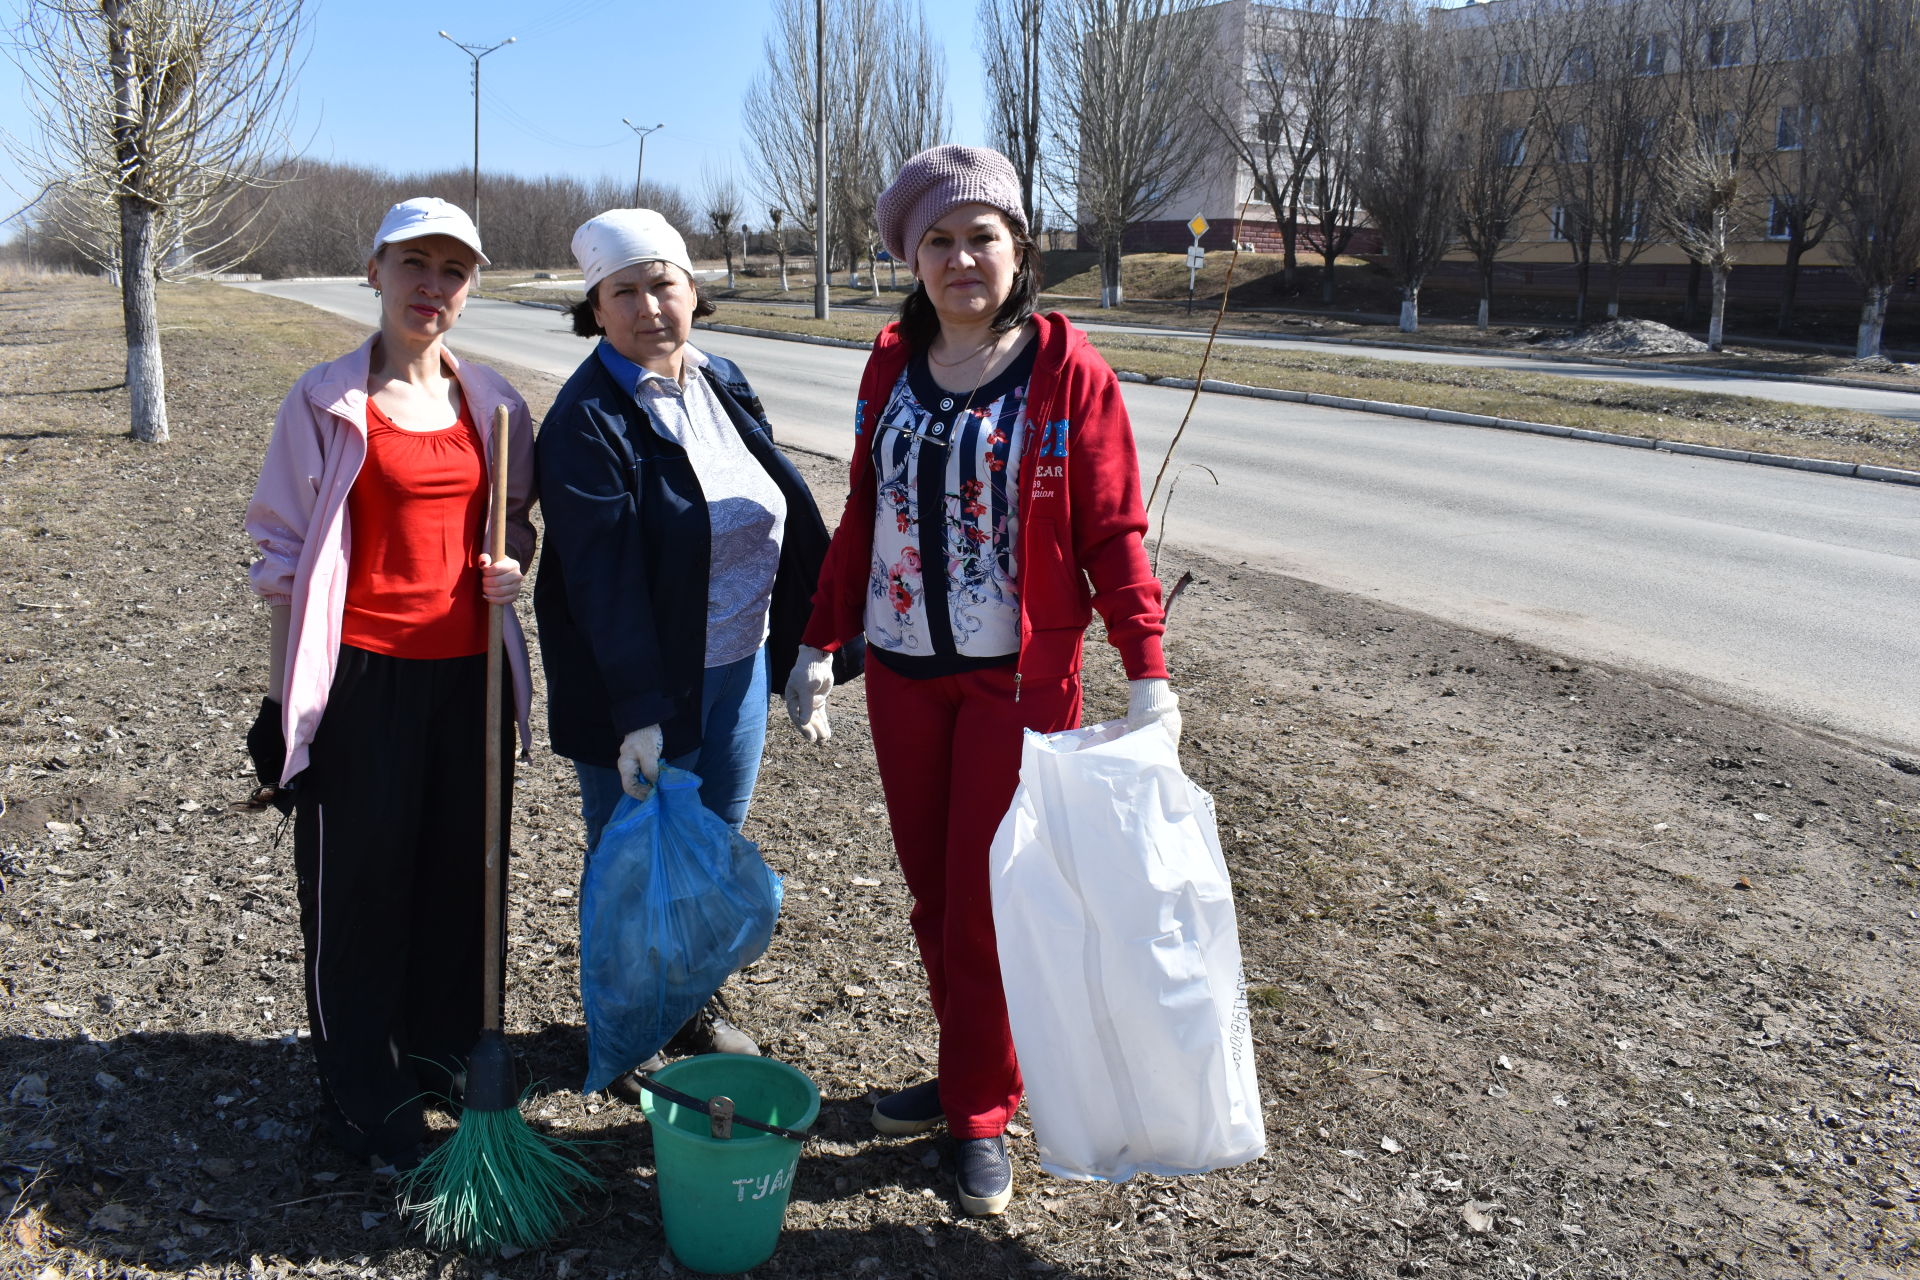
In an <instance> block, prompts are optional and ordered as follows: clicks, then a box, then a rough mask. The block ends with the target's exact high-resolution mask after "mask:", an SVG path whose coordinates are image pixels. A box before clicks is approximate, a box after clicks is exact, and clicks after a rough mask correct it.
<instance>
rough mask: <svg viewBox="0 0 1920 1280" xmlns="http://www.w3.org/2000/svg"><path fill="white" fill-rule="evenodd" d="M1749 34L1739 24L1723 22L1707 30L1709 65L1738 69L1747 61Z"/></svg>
mask: <svg viewBox="0 0 1920 1280" xmlns="http://www.w3.org/2000/svg"><path fill="white" fill-rule="evenodd" d="M1746 56H1747V32H1746V28H1744V27H1742V26H1741V25H1740V24H1739V23H1737V22H1723V23H1720V24H1719V25H1718V26H1714V27H1709V28H1708V29H1707V65H1708V66H1710V67H1737V66H1739V65H1740V64H1741V63H1742V62H1745V61H1746Z"/></svg>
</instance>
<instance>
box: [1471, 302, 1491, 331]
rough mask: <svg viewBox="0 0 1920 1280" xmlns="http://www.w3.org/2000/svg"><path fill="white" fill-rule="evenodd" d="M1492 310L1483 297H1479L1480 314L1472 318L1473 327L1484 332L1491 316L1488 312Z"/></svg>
mask: <svg viewBox="0 0 1920 1280" xmlns="http://www.w3.org/2000/svg"><path fill="white" fill-rule="evenodd" d="M1492 310H1493V308H1492V307H1491V306H1489V305H1488V303H1487V300H1486V299H1485V298H1482V299H1480V314H1479V315H1478V316H1476V317H1475V318H1474V321H1473V327H1474V328H1476V329H1478V330H1480V331H1481V332H1482V333H1485V332H1486V330H1487V325H1488V323H1489V322H1490V321H1491V320H1492V318H1493V317H1492V316H1491V314H1490V312H1491V311H1492Z"/></svg>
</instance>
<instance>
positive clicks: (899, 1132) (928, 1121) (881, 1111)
mask: <svg viewBox="0 0 1920 1280" xmlns="http://www.w3.org/2000/svg"><path fill="white" fill-rule="evenodd" d="M946 1118H947V1116H946V1113H945V1112H944V1111H942V1110H941V1108H940V1077H938V1076H935V1077H934V1078H933V1079H931V1080H923V1081H921V1082H920V1083H919V1084H916V1085H914V1086H913V1087H912V1088H909V1089H902V1090H900V1092H898V1093H890V1094H888V1095H887V1096H886V1097H884V1098H882V1099H880V1101H878V1102H876V1103H874V1104H873V1115H872V1120H873V1127H874V1128H876V1129H878V1130H879V1131H880V1132H881V1133H884V1134H886V1135H887V1136H888V1137H889V1138H908V1137H912V1136H913V1135H914V1134H916V1133H925V1132H926V1131H927V1130H929V1129H937V1128H939V1127H940V1126H941V1124H943V1123H945V1121H946Z"/></svg>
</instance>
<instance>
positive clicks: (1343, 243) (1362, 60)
mask: <svg viewBox="0 0 1920 1280" xmlns="http://www.w3.org/2000/svg"><path fill="white" fill-rule="evenodd" d="M1317 3H1319V4H1321V5H1323V6H1324V10H1325V11H1324V13H1322V15H1321V17H1320V19H1319V20H1318V21H1315V22H1313V23H1311V24H1309V25H1308V26H1307V27H1305V28H1304V29H1303V35H1304V40H1303V43H1302V46H1301V53H1302V55H1303V56H1304V57H1306V58H1307V59H1308V60H1309V64H1310V65H1312V66H1316V67H1318V68H1320V69H1319V70H1317V71H1315V72H1313V73H1312V74H1313V75H1314V77H1315V78H1316V79H1317V80H1318V81H1319V82H1320V83H1321V84H1322V85H1325V86H1331V87H1333V88H1335V89H1336V90H1337V92H1334V93H1331V94H1317V95H1316V96H1315V97H1314V98H1313V99H1312V102H1313V107H1312V110H1311V112H1310V113H1309V114H1308V115H1307V116H1306V118H1305V120H1304V121H1303V122H1302V127H1303V128H1304V129H1305V130H1306V140H1307V148H1308V150H1307V160H1306V167H1305V171H1304V173H1303V175H1302V180H1301V183H1300V208H1301V212H1302V215H1303V216H1304V217H1305V219H1306V221H1307V224H1308V226H1309V227H1310V228H1311V229H1312V236H1311V238H1312V240H1313V242H1314V247H1315V248H1316V249H1318V250H1319V253H1320V262H1321V270H1320V301H1321V302H1332V301H1333V296H1334V287H1335V283H1336V279H1335V275H1334V268H1335V267H1336V266H1337V265H1338V264H1339V261H1340V255H1341V254H1343V253H1345V252H1346V251H1347V247H1348V246H1349V245H1350V244H1352V242H1353V233H1354V230H1355V229H1356V227H1357V225H1358V223H1359V220H1360V185H1359V178H1360V148H1361V145H1362V142H1363V140H1364V138H1365V135H1366V129H1367V124H1368V121H1369V119H1370V117H1371V113H1372V111H1373V107H1374V104H1375V103H1376V102H1377V101H1378V100H1379V99H1380V97H1381V96H1382V94H1384V93H1385V92H1386V89H1387V85H1386V84H1385V81H1384V77H1383V76H1382V75H1381V73H1380V68H1379V66H1378V64H1377V63H1376V61H1375V58H1376V55H1377V53H1378V45H1379V40H1380V35H1381V23H1380V20H1379V17H1378V13H1379V11H1380V10H1381V9H1382V8H1384V7H1385V6H1384V5H1383V4H1382V3H1381V0H1317Z"/></svg>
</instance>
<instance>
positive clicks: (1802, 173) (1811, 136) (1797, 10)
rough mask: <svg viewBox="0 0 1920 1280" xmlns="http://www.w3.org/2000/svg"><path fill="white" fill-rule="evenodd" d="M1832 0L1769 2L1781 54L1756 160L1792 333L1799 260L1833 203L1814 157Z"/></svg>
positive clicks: (1827, 70)
mask: <svg viewBox="0 0 1920 1280" xmlns="http://www.w3.org/2000/svg"><path fill="white" fill-rule="evenodd" d="M1833 5H1834V0H1774V2H1773V4H1772V5H1771V6H1770V14H1771V19H1772V21H1773V22H1774V23H1775V24H1776V31H1775V40H1776V42H1777V44H1778V46H1779V55H1780V57H1781V59H1782V72H1781V76H1780V97H1781V101H1780V102H1778V103H1777V104H1775V107H1774V113H1773V120H1772V125H1773V139H1772V145H1771V146H1767V145H1766V144H1765V142H1764V141H1763V142H1762V145H1761V146H1760V147H1759V149H1758V150H1757V151H1755V152H1754V161H1755V165H1756V168H1757V169H1758V172H1759V177H1760V181H1761V183H1762V185H1763V186H1764V188H1765V190H1766V195H1767V200H1768V210H1767V223H1768V234H1769V236H1771V237H1773V238H1775V239H1781V240H1784V241H1785V242H1786V250H1787V261H1786V277H1785V279H1784V281H1783V282H1782V284H1781V288H1780V316H1779V319H1778V321H1777V322H1776V328H1777V330H1778V331H1779V332H1780V333H1783V334H1784V333H1790V332H1792V330H1793V327H1794V309H1795V304H1796V301H1797V298H1798V294H1799V287H1800V260H1801V259H1802V258H1803V257H1805V256H1806V253H1807V251H1808V250H1810V249H1812V248H1814V247H1815V246H1816V245H1818V244H1819V243H1820V242H1821V241H1822V240H1824V239H1826V236H1827V232H1828V231H1829V230H1830V229H1831V228H1832V226H1833V207H1832V204H1831V202H1830V201H1829V200H1828V199H1827V198H1826V196H1827V193H1826V190H1825V189H1824V187H1823V186H1822V183H1821V177H1822V175H1821V166H1820V165H1819V163H1818V162H1817V157H1818V156H1819V154H1820V152H1819V148H1820V146H1821V143H1820V141H1819V135H1820V132H1821V125H1822V122H1823V121H1824V120H1825V119H1827V118H1829V117H1830V116H1831V115H1832V111H1831V108H1830V107H1829V106H1828V104H1827V97H1828V95H1829V93H1830V91H1831V89H1832V74H1831V73H1832V67H1831V65H1830V63H1831V59H1829V58H1828V57H1827V56H1826V51H1827V48H1828V45H1829V43H1830V42H1831V40H1832V26H1833V23H1832V16H1833V12H1832V11H1833Z"/></svg>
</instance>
